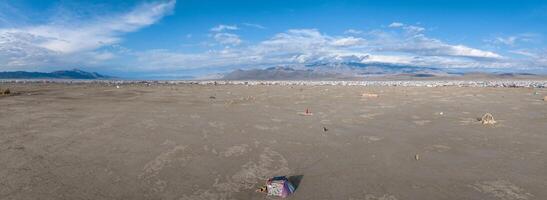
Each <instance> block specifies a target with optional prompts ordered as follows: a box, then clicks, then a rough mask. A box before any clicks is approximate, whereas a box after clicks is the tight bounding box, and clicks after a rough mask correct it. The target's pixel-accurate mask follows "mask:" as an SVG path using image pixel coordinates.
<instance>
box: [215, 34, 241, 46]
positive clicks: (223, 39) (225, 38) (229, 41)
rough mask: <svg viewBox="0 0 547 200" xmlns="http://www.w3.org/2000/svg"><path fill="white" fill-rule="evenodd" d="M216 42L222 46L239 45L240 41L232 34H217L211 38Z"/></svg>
mask: <svg viewBox="0 0 547 200" xmlns="http://www.w3.org/2000/svg"><path fill="white" fill-rule="evenodd" d="M213 37H214V38H215V40H216V41H217V42H219V43H220V44H224V45H234V46H235V45H239V44H241V39H239V36H238V35H236V34H232V33H217V34H215V35H214V36H213Z"/></svg>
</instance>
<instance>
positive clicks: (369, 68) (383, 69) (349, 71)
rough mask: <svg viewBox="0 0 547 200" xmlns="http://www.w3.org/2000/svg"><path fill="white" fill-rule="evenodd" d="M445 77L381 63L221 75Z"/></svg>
mask: <svg viewBox="0 0 547 200" xmlns="http://www.w3.org/2000/svg"><path fill="white" fill-rule="evenodd" d="M386 75H387V76H400V75H406V76H412V77H422V78H423V77H437V76H448V75H450V73H449V72H447V71H444V70H441V69H438V68H432V67H415V66H405V65H393V64H385V63H356V62H343V63H313V64H307V65H304V66H298V67H286V66H285V67H283V66H279V67H270V68H265V69H249V70H241V69H238V70H235V71H232V72H230V73H227V74H225V75H224V77H223V79H227V80H244V79H248V80H313V79H327V80H329V79H330V80H332V79H362V78H364V77H373V76H386Z"/></svg>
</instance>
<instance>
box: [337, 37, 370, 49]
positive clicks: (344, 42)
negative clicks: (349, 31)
mask: <svg viewBox="0 0 547 200" xmlns="http://www.w3.org/2000/svg"><path fill="white" fill-rule="evenodd" d="M363 43H364V40H363V39H362V38H355V37H344V38H338V39H334V40H333V41H332V45H334V46H340V47H349V46H356V45H361V44H363Z"/></svg>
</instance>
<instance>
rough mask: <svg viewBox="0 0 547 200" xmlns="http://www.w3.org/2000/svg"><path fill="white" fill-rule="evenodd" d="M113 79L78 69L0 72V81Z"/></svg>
mask: <svg viewBox="0 0 547 200" xmlns="http://www.w3.org/2000/svg"><path fill="white" fill-rule="evenodd" d="M113 78H115V77H112V76H107V75H102V74H99V73H97V72H86V71H82V70H79V69H72V70H60V71H54V72H50V73H47V72H27V71H14V72H0V79H113Z"/></svg>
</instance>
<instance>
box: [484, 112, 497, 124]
mask: <svg viewBox="0 0 547 200" xmlns="http://www.w3.org/2000/svg"><path fill="white" fill-rule="evenodd" d="M480 121H481V123H482V124H484V125H489V124H495V123H496V120H494V116H492V114H490V113H486V114H484V115H483V116H482V117H481V118H480Z"/></svg>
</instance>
